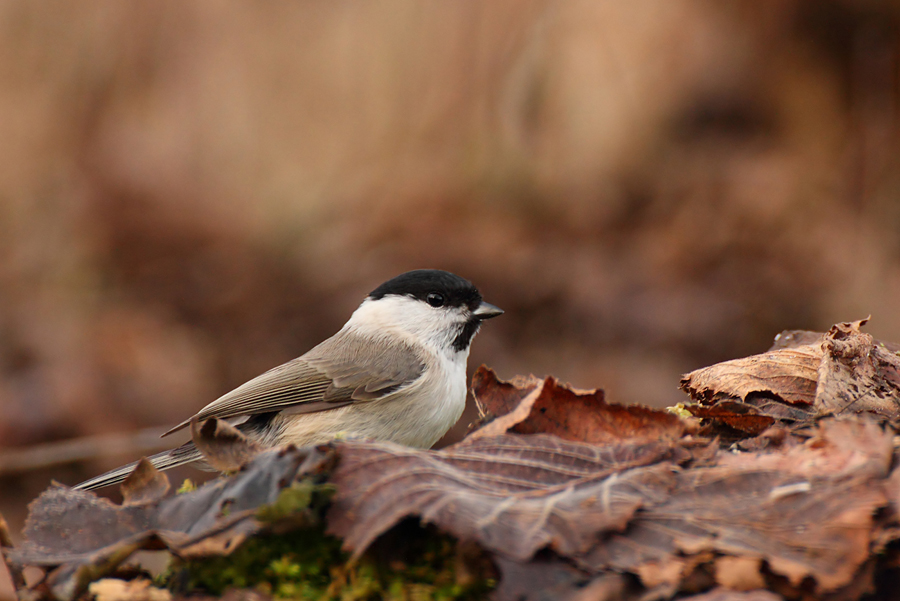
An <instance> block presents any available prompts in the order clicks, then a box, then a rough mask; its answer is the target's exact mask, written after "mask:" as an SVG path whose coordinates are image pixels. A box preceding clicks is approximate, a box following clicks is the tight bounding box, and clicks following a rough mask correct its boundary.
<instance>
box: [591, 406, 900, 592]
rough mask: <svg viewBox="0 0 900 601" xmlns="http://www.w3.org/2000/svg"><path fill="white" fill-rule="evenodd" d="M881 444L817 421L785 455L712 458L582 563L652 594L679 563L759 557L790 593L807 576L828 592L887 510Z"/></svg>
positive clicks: (860, 554)
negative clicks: (704, 557)
mask: <svg viewBox="0 0 900 601" xmlns="http://www.w3.org/2000/svg"><path fill="white" fill-rule="evenodd" d="M891 438H892V435H891V434H890V433H887V432H884V431H883V430H882V429H881V428H880V427H879V426H877V425H875V424H873V423H871V422H869V421H865V420H859V421H843V420H837V421H826V422H824V427H823V429H822V430H821V431H820V436H819V437H817V438H816V439H813V440H811V441H810V442H809V443H808V444H806V445H804V446H802V447H795V448H792V449H790V450H789V451H788V452H787V453H762V454H756V453H745V454H739V455H731V454H722V455H720V459H719V463H718V465H717V466H716V467H711V468H697V469H692V470H685V471H683V472H682V473H681V474H679V476H678V483H677V485H676V487H675V489H674V490H673V492H672V494H671V495H670V496H669V497H668V498H667V499H666V501H665V502H663V503H661V504H657V505H654V506H648V507H646V508H644V509H642V510H641V511H640V512H639V513H638V514H636V515H635V518H634V519H633V520H632V522H631V524H630V526H629V528H628V530H627V531H626V532H625V533H622V534H614V535H612V536H611V537H610V538H609V540H608V542H607V543H606V544H602V545H598V546H597V547H596V548H595V550H594V551H593V552H592V553H591V554H590V556H589V557H588V558H586V559H585V560H584V561H583V565H584V566H585V567H587V568H589V569H593V570H597V569H609V568H613V569H617V570H624V571H628V572H632V573H637V574H639V575H640V576H641V579H642V580H643V581H644V582H645V584H647V585H648V586H653V585H655V584H658V583H660V582H671V581H674V582H678V581H680V580H681V578H682V577H683V576H684V575H685V571H684V570H685V568H686V567H688V566H689V561H687V560H686V556H690V555H692V554H697V553H701V552H704V551H713V552H716V553H719V554H723V555H730V556H735V557H749V558H759V559H764V560H765V561H766V562H767V563H768V565H769V566H770V568H771V569H772V570H773V571H774V572H776V573H778V574H781V575H783V576H785V577H787V578H788V579H789V581H790V582H791V583H792V584H794V585H799V584H800V583H801V582H802V581H803V580H804V579H805V578H807V577H811V578H813V579H814V581H815V582H816V585H817V588H818V590H820V591H831V590H835V589H838V588H840V587H841V586H844V585H846V584H848V583H850V582H851V580H852V579H853V576H854V574H855V573H856V571H857V569H858V568H859V567H860V566H861V565H862V564H863V562H865V560H866V559H867V558H868V556H869V544H870V541H871V538H872V531H873V519H874V514H875V512H876V511H877V510H878V509H880V508H882V507H884V506H885V505H886V504H887V502H888V500H887V497H886V496H885V493H884V489H883V484H884V478H885V477H886V475H887V473H888V469H889V466H890V461H891V453H890V452H889V451H888V449H890V448H891V446H892V441H891ZM873 439H874V440H873ZM886 451H887V452H886Z"/></svg>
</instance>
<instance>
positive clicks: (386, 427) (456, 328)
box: [73, 269, 503, 490]
mask: <svg viewBox="0 0 900 601" xmlns="http://www.w3.org/2000/svg"><path fill="white" fill-rule="evenodd" d="M502 313H503V310H502V309H500V308H499V307H496V306H494V305H492V304H490V303H487V302H485V301H484V300H483V299H482V296H481V293H480V292H479V291H478V289H477V288H476V287H475V285H474V284H472V283H471V282H470V281H469V280H467V279H465V278H462V277H460V276H458V275H455V274H453V273H450V272H448V271H443V270H439V269H417V270H414V271H408V272H406V273H403V274H400V275H398V276H396V277H394V278H392V279H390V280H388V281H386V282H384V283H383V284H381V285H380V286H378V287H377V288H375V289H374V290H372V292H370V293H369V294H368V295H367V296H366V297H365V299H364V300H363V301H362V303H361V304H360V305H359V307H358V308H357V309H356V310H355V311H354V312H353V314H352V315H351V316H350V319H349V320H347V323H346V324H344V327H343V328H341V329H340V331H338V332H337V334H335V335H334V336H332V337H331V338H328V339H326V340H325V341H323V342H321V343H320V344H318V345H317V346H315V347H313V348H312V349H311V350H309V351H308V352H306V353H305V354H303V355H301V356H299V357H297V358H296V359H293V360H291V361H288V362H287V363H284V364H282V365H279V366H277V367H274V368H272V369H270V370H269V371H267V372H265V373H263V374H261V375H259V376H257V377H255V378H253V379H252V380H249V381H248V382H246V383H244V384H242V385H241V386H238V387H237V388H235V389H234V390H232V391H231V392H228V393H226V394H224V395H222V396H221V397H219V398H217V399H216V400H214V401H213V402H211V403H209V404H208V405H206V406H205V407H203V408H202V409H201V410H200V411H199V412H197V413H196V414H195V415H194V416H192V417H191V418H188V419H186V420H184V421H183V422H181V423H180V424H178V425H177V426H175V427H174V428H172V429H171V430H169V431H168V432H166V433H165V434H163V436H168V435H169V434H172V433H173V432H177V431H179V430H181V429H183V428H186V427H187V426H189V425H190V424H191V423H192V421H193V420H197V421H198V422H203V421H204V420H208V419H210V418H218V419H220V420H224V421H226V422H228V423H230V424H231V425H233V426H235V427H237V429H238V430H240V431H241V432H242V433H243V434H245V435H246V436H247V437H248V438H249V439H250V440H252V441H254V442H257V443H260V444H261V445H263V446H265V447H275V446H281V445H286V444H294V445H296V446H307V445H315V444H321V443H324V442H328V441H331V440H333V439H334V438H336V437H338V436H347V437H358V438H366V439H372V440H378V441H390V442H394V443H398V444H401V445H405V446H409V447H417V448H430V447H431V446H432V445H434V443H436V442H437V441H438V440H439V439H440V438H441V437H442V436H443V435H444V434H446V433H447V431H448V430H449V429H450V428H451V427H452V426H453V425H454V424H455V423H456V422H457V421H458V420H459V418H460V416H461V415H462V412H463V409H464V408H465V404H466V388H467V386H466V364H467V360H468V356H469V348H470V345H471V343H472V339H473V338H474V336H475V334H476V333H478V330H479V329H480V327H481V324H482V322H483V321H484V320H486V319H491V318H494V317H497V316H498V315H501V314H502ZM148 459H149V460H150V462H151V463H152V464H153V466H154V467H155V468H156V469H159V470H166V469H170V468H173V467H176V466H180V465H184V464H189V463H196V464H197V467H199V468H201V469H204V468H206V469H208V466H206V465H204V462H203V455H202V453H201V452H200V451H199V450H198V449H197V448H196V447H195V446H194V444H193V443H192V442H188V443H185V444H184V445H181V446H180V447H177V448H174V449H171V450H169V451H164V452H162V453H159V454H156V455H153V456H151V457H149V458H148ZM136 465H137V462H135V463H131V464H128V465H125V466H122V467H120V468H118V469H114V470H112V471H110V472H107V473H105V474H101V475H100V476H97V477H95V478H92V479H90V480H86V481H85V482H82V483H80V484H78V485H76V486H74V487H73V488H75V489H79V490H93V489H97V488H102V487H105V486H110V485H113V484H118V483H120V482H122V481H123V480H125V478H126V477H127V476H128V475H129V474H130V473H131V471H132V470H133V469H134V467H135V466H136Z"/></svg>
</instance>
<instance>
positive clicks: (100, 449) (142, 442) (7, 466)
mask: <svg viewBox="0 0 900 601" xmlns="http://www.w3.org/2000/svg"><path fill="white" fill-rule="evenodd" d="M164 431H165V430H164V429H160V428H146V429H144V430H138V431H137V432H130V433H126V434H100V435H97V436H85V437H83V438H75V439H72V440H63V441H59V442H48V443H44V444H38V445H33V446H30V447H25V448H21V449H9V450H5V451H0V476H3V475H6V474H13V473H21V472H27V471H31V470H37V469H41V468H46V467H52V466H54V465H61V464H65V463H73V462H76V461H86V460H90V459H98V458H101V457H113V456H120V455H132V456H134V457H133V458H135V459H136V458H137V457H138V456H140V455H142V454H146V453H150V452H152V451H162V450H164V449H167V448H171V447H173V446H175V445H174V444H173V443H172V441H170V440H160V438H159V436H160V434H162V433H163V432H164Z"/></svg>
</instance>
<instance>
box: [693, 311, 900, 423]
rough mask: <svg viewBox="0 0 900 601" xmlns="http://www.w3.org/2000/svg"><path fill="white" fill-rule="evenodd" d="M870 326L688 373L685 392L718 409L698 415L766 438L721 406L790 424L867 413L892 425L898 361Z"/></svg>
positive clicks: (899, 402)
mask: <svg viewBox="0 0 900 601" xmlns="http://www.w3.org/2000/svg"><path fill="white" fill-rule="evenodd" d="M866 321H867V320H860V321H855V322H848V323H840V324H836V325H835V326H833V327H832V328H831V330H829V331H828V332H827V333H824V334H818V333H815V332H805V331H794V332H784V333H782V334H779V337H778V338H777V339H776V342H775V345H774V346H773V347H772V349H770V350H769V351H768V352H766V353H764V354H762V355H755V356H752V357H747V358H744V359H736V360H733V361H726V362H724V363H719V364H717V365H713V366H712V367H707V368H704V369H699V370H697V371H694V372H691V373H689V374H687V375H686V376H684V378H683V379H682V381H681V387H682V389H684V390H685V391H686V392H687V393H688V394H690V395H691V398H693V399H694V400H696V401H698V402H700V404H701V405H702V406H713V407H714V408H716V411H715V412H711V411H710V410H707V409H696V410H694V414H695V415H698V414H700V413H704V415H702V417H708V418H710V419H713V420H719V421H721V422H723V423H726V424H728V425H729V426H731V427H733V428H736V429H738V430H742V431H744V432H745V433H747V434H751V435H753V434H757V433H758V432H760V431H762V430H761V429H760V427H761V426H762V425H763V424H762V422H761V421H758V420H757V418H752V419H750V418H747V417H741V416H740V415H736V414H735V412H734V411H732V410H731V409H729V408H728V407H725V406H724V405H723V404H725V403H731V404H732V405H733V404H734V403H735V402H738V403H740V404H741V405H744V406H747V405H749V406H752V407H753V408H754V409H755V413H756V414H757V415H760V416H767V417H770V418H774V419H782V420H792V421H808V420H811V419H813V418H816V417H820V416H823V415H841V414H845V413H851V414H857V413H862V412H869V413H874V414H877V415H879V416H881V417H884V418H887V419H889V420H895V419H897V418H898V417H900V355H898V354H897V352H895V351H894V350H892V348H893V345H891V346H890V347H889V346H888V345H886V344H884V343H880V342H877V341H875V340H874V339H873V338H872V337H871V336H870V335H869V334H865V333H863V332H861V331H860V328H861V327H862V326H863V325H864V324H865V323H866ZM741 415H745V413H741ZM748 423H749V426H750V427H749V428H747V424H748Z"/></svg>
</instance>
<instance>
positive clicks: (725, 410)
mask: <svg viewBox="0 0 900 601" xmlns="http://www.w3.org/2000/svg"><path fill="white" fill-rule="evenodd" d="M685 408H686V409H687V410H688V411H690V412H691V415H693V416H694V417H702V418H705V419H715V420H716V421H719V422H722V423H724V424H726V425H727V426H729V427H731V428H734V429H735V430H740V431H741V432H744V433H746V434H749V435H751V436H756V435H757V434H761V433H762V432H763V431H765V430H766V429H767V428H769V427H770V426H771V425H772V424H774V423H775V418H772V417H769V416H767V415H760V414H759V410H758V409H756V407H754V406H753V405H749V404H747V403H740V402H737V401H720V402H719V403H716V405H714V406H713V407H704V406H702V405H689V406H687V407H685Z"/></svg>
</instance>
